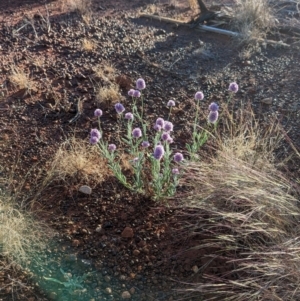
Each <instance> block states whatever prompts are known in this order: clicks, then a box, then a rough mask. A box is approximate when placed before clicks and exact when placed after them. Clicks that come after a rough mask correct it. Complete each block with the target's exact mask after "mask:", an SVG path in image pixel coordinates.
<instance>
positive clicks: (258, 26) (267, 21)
mask: <svg viewBox="0 0 300 301" xmlns="http://www.w3.org/2000/svg"><path fill="white" fill-rule="evenodd" d="M236 7H237V8H236V11H235V14H234V15H235V17H234V20H233V26H234V28H235V29H236V30H237V31H238V32H240V33H241V34H242V35H243V36H244V39H245V40H248V41H249V40H251V39H257V38H264V37H265V36H266V34H267V33H268V31H269V30H270V29H271V28H272V27H273V26H274V25H275V17H274V13H273V10H272V7H271V6H270V5H269V1H268V0H238V1H237V6H236Z"/></svg>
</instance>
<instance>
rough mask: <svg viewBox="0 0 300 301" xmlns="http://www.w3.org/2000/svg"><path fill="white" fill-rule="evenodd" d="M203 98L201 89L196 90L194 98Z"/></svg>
mask: <svg viewBox="0 0 300 301" xmlns="http://www.w3.org/2000/svg"><path fill="white" fill-rule="evenodd" d="M203 98H204V94H203V92H201V91H198V92H196V94H195V99H196V100H202V99H203Z"/></svg>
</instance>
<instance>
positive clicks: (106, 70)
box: [95, 62, 117, 82]
mask: <svg viewBox="0 0 300 301" xmlns="http://www.w3.org/2000/svg"><path fill="white" fill-rule="evenodd" d="M95 74H96V76H97V77H99V78H101V79H103V80H104V81H107V82H113V81H114V80H115V78H116V76H117V70H116V68H115V66H114V65H113V64H111V63H108V62H104V63H103V64H101V65H99V66H97V68H96V70H95Z"/></svg>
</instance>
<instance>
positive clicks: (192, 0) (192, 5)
mask: <svg viewBox="0 0 300 301" xmlns="http://www.w3.org/2000/svg"><path fill="white" fill-rule="evenodd" d="M189 6H190V8H191V10H193V11H196V10H198V2H197V0H189Z"/></svg>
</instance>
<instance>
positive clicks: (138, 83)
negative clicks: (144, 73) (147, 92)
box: [136, 78, 146, 90]
mask: <svg viewBox="0 0 300 301" xmlns="http://www.w3.org/2000/svg"><path fill="white" fill-rule="evenodd" d="M136 88H137V89H138V90H143V89H145V88H146V83H145V81H144V80H143V79H142V78H139V79H138V80H137V81H136Z"/></svg>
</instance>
